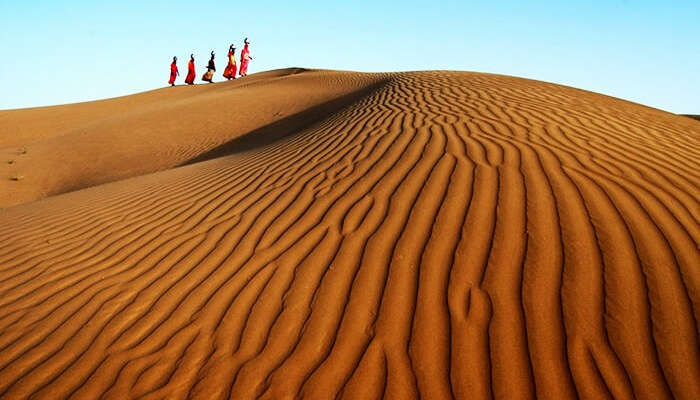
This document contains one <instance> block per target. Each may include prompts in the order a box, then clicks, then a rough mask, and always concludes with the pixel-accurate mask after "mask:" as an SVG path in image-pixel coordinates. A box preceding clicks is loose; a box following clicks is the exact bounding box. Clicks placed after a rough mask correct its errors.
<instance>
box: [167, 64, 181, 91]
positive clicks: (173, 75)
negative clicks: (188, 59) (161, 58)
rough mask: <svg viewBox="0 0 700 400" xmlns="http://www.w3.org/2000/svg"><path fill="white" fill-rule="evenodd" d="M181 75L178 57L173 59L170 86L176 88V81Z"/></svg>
mask: <svg viewBox="0 0 700 400" xmlns="http://www.w3.org/2000/svg"><path fill="white" fill-rule="evenodd" d="M178 75H180V72H178V70H177V57H173V62H172V64H170V80H169V81H168V83H169V84H170V86H175V79H176V78H177V77H178Z"/></svg>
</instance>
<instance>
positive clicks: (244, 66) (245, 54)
mask: <svg viewBox="0 0 700 400" xmlns="http://www.w3.org/2000/svg"><path fill="white" fill-rule="evenodd" d="M243 42H244V43H245V46H243V50H241V70H240V71H239V72H238V75H240V76H246V75H248V62H249V61H250V60H252V59H253V57H251V56H250V50H249V49H248V45H249V44H250V41H249V40H248V38H245V40H244V41H243Z"/></svg>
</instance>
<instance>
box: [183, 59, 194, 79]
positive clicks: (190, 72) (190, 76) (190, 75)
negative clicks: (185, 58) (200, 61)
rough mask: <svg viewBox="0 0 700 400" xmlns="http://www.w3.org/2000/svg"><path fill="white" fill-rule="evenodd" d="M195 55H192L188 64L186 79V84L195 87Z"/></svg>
mask: <svg viewBox="0 0 700 400" xmlns="http://www.w3.org/2000/svg"><path fill="white" fill-rule="evenodd" d="M194 78H195V72H194V54H190V62H189V63H187V77H186V78H185V83H186V84H188V85H194Z"/></svg>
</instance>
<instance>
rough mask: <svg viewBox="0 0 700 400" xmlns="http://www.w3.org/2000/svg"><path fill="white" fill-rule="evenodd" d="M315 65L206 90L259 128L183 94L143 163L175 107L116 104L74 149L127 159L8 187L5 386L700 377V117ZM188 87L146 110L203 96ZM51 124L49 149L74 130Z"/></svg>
mask: <svg viewBox="0 0 700 400" xmlns="http://www.w3.org/2000/svg"><path fill="white" fill-rule="evenodd" d="M298 72H299V73H296V74H287V75H280V76H277V77H275V78H270V77H263V78H255V77H254V76H251V77H249V78H246V79H242V80H240V81H238V82H235V83H222V84H217V85H210V86H205V87H202V88H199V87H198V88H195V89H196V90H198V91H207V92H206V93H199V92H197V93H198V94H197V95H196V96H214V94H213V93H216V95H215V96H216V98H217V99H218V101H219V102H220V103H217V107H222V106H223V105H224V104H230V105H231V106H232V107H233V110H232V111H231V114H230V115H231V117H230V118H232V119H235V121H239V122H237V124H248V125H245V127H246V128H241V129H240V130H239V131H235V132H234V131H233V128H232V127H234V126H235V125H236V124H229V122H226V121H227V119H226V118H222V119H221V120H220V122H219V123H220V126H221V127H220V128H217V129H220V130H221V131H222V132H223V131H226V132H227V133H221V134H219V133H217V132H219V131H218V130H217V129H207V128H206V126H205V124H206V123H207V122H206V121H205V120H191V119H192V118H194V115H196V113H194V114H189V115H188V116H186V117H178V118H182V121H185V120H186V121H189V122H187V124H188V125H187V127H188V128H186V129H185V128H183V129H182V130H181V131H177V130H176V128H175V127H174V126H172V127H170V128H169V129H163V130H162V131H159V133H158V137H159V138H161V139H162V138H163V137H168V138H170V139H169V140H172V141H173V143H170V144H164V143H158V142H156V143H153V144H149V146H147V148H144V149H141V150H139V151H137V152H130V150H128V149H127V150H125V151H126V152H127V153H128V154H129V158H128V160H131V161H129V162H132V161H133V160H136V161H139V162H141V161H142V162H143V163H144V165H146V167H144V168H143V169H139V170H138V171H132V170H131V168H135V167H131V166H124V165H121V164H120V163H119V159H118V157H113V156H112V155H110V151H111V147H112V146H116V145H118V143H119V142H120V140H121V141H127V142H128V141H129V140H134V138H138V137H145V136H147V135H148V134H149V133H150V132H152V130H153V129H160V128H149V129H145V128H144V130H143V132H142V133H140V134H139V135H141V136H139V135H135V134H134V132H133V130H128V129H120V126H121V122H120V120H119V118H118V117H111V118H113V120H110V122H109V123H107V122H104V125H106V126H108V128H105V130H104V132H110V134H109V139H105V138H103V139H100V140H99V141H95V142H93V144H92V145H91V146H94V147H90V146H88V145H84V146H86V147H85V148H82V147H81V150H80V151H79V152H78V153H79V154H80V157H83V156H84V154H90V153H91V152H94V151H97V150H99V151H100V152H101V153H102V154H105V157H112V158H111V159H110V160H109V161H107V162H105V164H102V166H100V167H99V168H103V167H104V166H106V165H111V166H112V169H113V170H117V171H127V172H119V173H116V172H109V173H108V172H105V171H98V172H97V173H99V174H104V176H101V177H100V178H99V179H95V180H94V181H91V183H90V185H92V184H97V183H103V182H110V181H111V182H112V183H106V184H101V185H98V186H94V187H91V188H87V189H83V190H78V191H74V192H71V193H65V194H61V195H56V196H51V197H48V198H45V199H43V200H40V201H34V202H29V203H27V204H22V205H18V206H14V207H9V208H6V209H4V210H0V222H1V223H0V398H8V399H24V398H30V397H31V398H46V399H59V398H76V399H89V398H106V399H124V398H137V397H138V398H146V399H161V398H168V399H175V398H201V399H229V398H231V399H253V398H263V399H283V398H296V397H300V398H308V399H328V398H343V399H376V398H387V399H403V398H425V399H452V398H454V399H467V398H469V399H474V398H476V399H481V398H485V399H486V398H499V399H520V398H528V399H534V398H542V399H569V398H571V399H575V398H587V399H589V398H590V399H603V398H616V399H633V398H654V399H670V398H677V399H697V398H700V352H699V342H698V330H699V324H698V321H699V320H700V314H699V313H700V292H699V284H700V268H698V266H699V265H700V253H699V251H698V243H699V241H700V226H699V224H698V217H699V216H700V204H699V202H698V198H699V197H700V172H699V171H700V125H699V124H698V123H697V122H696V121H693V120H691V119H688V118H685V117H681V116H676V115H673V114H669V113H665V112H662V111H659V110H655V109H651V108H647V107H644V106H640V105H637V104H632V103H629V102H625V101H622V100H618V99H614V98H610V97H607V96H603V95H599V94H595V93H590V92H586V91H582V90H577V89H573V88H568V87H563V86H558V85H554V84H549V83H543V82H537V81H531V80H525V79H520V78H513V77H505V76H499V75H489V74H477V73H461V72H420V73H397V74H382V75H366V74H352V73H336V72H329V71H322V72H319V71H298ZM247 79H248V80H249V82H258V83H257V84H253V85H251V86H248V85H247V84H246V80H247ZM255 79H258V81H255ZM285 85H286V86H285ZM256 87H257V89H255V88H256ZM290 87H294V88H297V89H299V90H302V88H304V87H305V88H306V89H303V90H304V91H303V92H302V93H299V94H298V95H297V94H295V93H288V92H289V91H290ZM315 88H326V89H323V90H325V92H323V93H321V94H319V95H318V96H317V97H315V98H313V99H309V96H311V94H310V93H311V92H314V91H315V90H316V89H315ZM170 89H171V88H168V89H167V90H170ZM174 89H175V90H178V91H179V92H177V93H178V95H177V97H173V98H171V97H170V96H171V92H168V91H166V90H165V89H163V90H160V91H155V92H150V93H148V94H143V95H140V96H147V97H149V96H150V97H152V99H151V100H152V101H153V102H154V104H161V105H158V106H157V107H156V106H153V107H155V108H156V110H155V111H154V110H150V111H148V112H146V113H145V114H140V113H142V112H144V111H143V110H142V108H143V107H142V106H141V105H139V104H136V101H134V104H136V105H135V106H134V108H136V109H138V110H136V109H132V108H130V107H129V106H128V105H127V104H122V105H121V106H122V107H124V109H123V110H122V112H123V113H124V114H125V115H126V117H125V121H126V122H125V123H130V124H133V127H136V128H137V127H139V126H142V125H144V124H145V125H147V126H156V125H158V124H156V123H155V122H154V121H151V120H150V119H149V118H155V116H157V115H160V114H159V113H160V112H161V111H159V110H160V108H164V109H166V110H171V109H172V107H175V106H176V104H186V105H188V106H189V105H192V106H194V105H193V104H194V103H197V104H196V107H200V108H201V109H202V110H203V109H205V108H206V104H200V103H199V101H198V100H196V99H195V98H192V99H190V98H189V97H187V96H186V95H183V94H182V93H180V92H184V90H186V89H190V88H174ZM252 90H257V92H256V95H257V96H258V97H259V99H258V100H256V101H259V103H256V104H257V106H256V107H258V108H257V109H256V108H255V107H252V106H251V108H250V109H246V110H247V111H246V113H245V114H241V115H239V114H240V113H239V111H238V109H237V107H238V104H239V103H238V102H239V101H240V99H241V97H243V95H244V94H251V92H249V91H252ZM319 90H320V89H319ZM281 93H284V94H285V95H287V94H288V96H289V97H288V98H287V99H283V100H280V99H277V98H276V97H278V96H280V94H281ZM329 93H330V94H329ZM353 94H354V95H353ZM265 96H267V97H265ZM347 96H350V97H347ZM209 99H210V97H205V101H204V102H203V103H209ZM333 99H336V100H337V99H342V100H338V102H336V103H332V104H331V105H327V106H326V108H323V112H307V113H304V112H305V110H310V109H312V107H315V106H318V105H319V104H325V103H327V102H329V101H333ZM122 100H123V99H122ZM108 101H109V100H108ZM113 101H117V100H113ZM266 101H270V102H273V101H276V102H283V101H284V102H287V103H285V107H287V108H286V109H288V110H293V113H294V115H297V114H300V113H301V115H302V117H300V118H299V119H298V120H295V121H296V122H292V123H291V125H289V124H288V123H285V122H282V123H280V124H277V125H275V122H276V121H277V120H276V119H274V118H272V119H271V118H270V115H271V114H274V112H273V111H274V109H275V108H274V107H268V108H266V107H265V105H264V104H265V102H266ZM127 102H128V101H127ZM170 103H174V104H170ZM162 104H165V105H162ZM275 104H277V103H275ZM66 107H68V106H66ZM75 107H78V106H77V105H76V106H75ZM79 107H86V108H89V107H97V105H94V104H91V103H87V104H84V105H80V106H79ZM39 112H43V111H41V110H39ZM290 112H292V111H290ZM131 113H134V114H138V115H132V114H131ZM310 115H315V116H316V117H314V118H312V117H311V116H310ZM0 116H2V115H0ZM98 117H99V118H102V116H96V117H95V118H98ZM13 118H14V117H13ZM75 118H76V120H75V121H76V122H75V123H76V124H78V125H80V124H88V123H89V122H88V121H87V119H78V117H77V116H76V117H75ZM80 118H87V117H83V116H81V117H80ZM217 118H218V117H217ZM248 119H250V120H251V121H252V122H246V121H248ZM293 121H294V120H293ZM300 121H302V122H303V123H302V122H300ZM182 123H185V122H182ZM101 124H102V123H101ZM148 124H152V125H148ZM177 125H178V126H179V123H178V124H177ZM81 126H83V125H81ZM270 126H271V128H270ZM265 127H267V129H265ZM41 129H42V128H41V127H37V128H36V131H35V132H34V133H31V134H30V133H27V135H28V137H29V136H32V137H34V138H35V139H33V140H36V141H35V143H36V144H35V146H34V147H35V148H37V149H36V151H37V152H39V151H40V150H39V149H40V148H41V146H49V145H48V144H46V142H45V141H47V140H50V141H54V142H52V143H54V144H51V146H68V147H70V146H71V143H70V142H71V141H72V139H70V138H71V137H73V136H71V135H63V134H61V135H54V134H52V133H49V132H48V131H41ZM65 129H70V127H69V126H67V127H65ZM86 129H87V128H86ZM170 129H173V130H176V131H177V132H176V133H169V132H170ZM178 129H179V128H178ZM251 131H254V132H253V134H252V135H247V136H243V135H245V133H246V132H251ZM42 132H43V133H42ZM91 132H93V133H95V134H99V132H102V131H100V130H99V129H98V130H95V131H91ZM212 132H213V133H212ZM255 134H258V135H260V136H263V137H264V139H257V138H256V135H255ZM51 135H53V136H51ZM168 135H172V136H168ZM84 136H90V135H84ZM30 139H31V138H30ZM30 139H27V138H26V137H25V138H22V140H30ZM65 142H67V143H65ZM105 143H107V144H108V145H105ZM192 143H205V145H199V146H195V145H193V144H192ZM5 144H6V146H5V147H6V148H11V147H12V146H21V145H22V144H21V143H19V142H16V143H15V142H13V143H5ZM159 144H161V145H163V146H164V147H165V148H167V149H171V148H172V149H175V150H177V151H175V150H173V151H172V152H169V150H168V151H165V150H163V153H166V154H171V153H174V154H178V156H169V157H170V158H168V157H166V161H165V162H162V163H156V162H154V161H153V160H151V159H150V158H158V157H160V156H161V154H162V153H158V152H157V151H158V150H159V149H161V148H160V147H159V146H158V145H159ZM81 146H83V145H81ZM27 148H28V151H27V154H26V155H29V154H30V152H31V151H32V146H30V145H28V146H27ZM188 148H194V149H195V150H193V151H190V152H184V151H181V149H188ZM42 151H43V150H42ZM47 151H48V150H47ZM154 151H156V153H152V152H154ZM147 154H151V155H150V156H148V157H147V156H146V155H147ZM155 154H158V155H155ZM132 157H133V158H132ZM139 157H141V158H139ZM149 157H150V158H149ZM53 162H55V161H53ZM90 162H93V161H92V160H91V161H90ZM95 162H98V161H95ZM48 165H49V164H47V165H45V166H42V167H40V168H39V167H36V168H35V170H36V172H37V173H40V172H41V170H42V168H47V167H48ZM50 165H55V164H50ZM174 165H184V166H182V167H179V168H172V166H174ZM95 168H97V167H95ZM137 169H138V168H137ZM78 170H79V169H76V168H74V167H66V171H67V172H66V173H65V174H64V175H63V176H62V177H59V178H52V179H55V180H53V181H51V182H53V183H51V184H50V185H49V184H47V185H46V186H42V188H44V189H41V190H47V189H46V188H48V187H51V188H52V189H51V190H54V191H55V192H65V191H67V190H70V188H71V187H70V185H69V184H68V183H70V182H82V178H81V179H78V175H77V174H78V172H76V171H78ZM154 171H159V172H154ZM139 175H140V176H139ZM124 177H131V178H129V179H123V178H124ZM47 182H48V181H47ZM13 183H19V184H26V186H27V187H33V185H35V183H33V182H31V181H30V178H29V177H28V178H26V179H25V180H24V181H19V182H13ZM7 184H8V183H4V184H3V185H7ZM51 185H53V186H51ZM86 186H89V185H86ZM5 187H7V186H5ZM32 190H33V191H32ZM32 190H28V192H27V193H28V194H27V195H24V197H22V198H21V199H20V198H19V197H18V198H17V201H16V202H15V203H14V204H17V203H21V202H27V201H31V200H36V199H39V198H41V197H42V196H41V195H40V194H37V193H40V192H41V190H35V189H32ZM30 192H31V193H30ZM8 204H9V203H8Z"/></svg>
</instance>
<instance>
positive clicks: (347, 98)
mask: <svg viewBox="0 0 700 400" xmlns="http://www.w3.org/2000/svg"><path fill="white" fill-rule="evenodd" d="M387 80H388V79H384V80H381V81H378V82H377V83H374V84H372V85H370V86H368V87H366V88H363V89H360V90H357V91H355V92H352V93H349V94H346V95H344V96H341V97H338V98H335V99H333V100H330V101H327V102H325V103H321V104H319V105H317V106H313V107H311V108H309V109H306V110H304V111H301V112H298V113H296V114H293V115H290V116H288V117H284V118H282V119H280V120H279V121H275V122H273V123H271V124H269V125H265V126H263V127H262V128H258V129H256V130H254V131H251V132H248V133H246V134H244V135H242V136H239V137H237V138H235V139H233V140H231V141H229V142H226V143H224V144H221V145H219V146H217V147H215V148H213V149H211V150H209V151H207V152H205V153H202V154H200V155H198V156H197V157H194V158H192V159H190V160H188V161H186V162H184V163H182V164H180V166H184V165H190V164H194V163H198V162H201V161H207V160H211V159H213V158H218V157H223V156H227V155H230V154H234V153H241V152H245V151H248V150H252V149H255V148H259V147H264V146H267V145H269V144H272V143H274V142H276V141H278V140H280V139H282V138H285V137H287V136H289V135H292V134H294V133H296V132H299V131H300V130H302V129H304V128H307V127H309V126H311V125H313V124H315V123H317V122H319V121H322V120H324V119H326V118H328V117H329V116H331V115H333V114H334V113H337V112H338V111H340V110H342V109H343V108H345V107H347V106H349V105H351V104H353V103H355V102H357V101H359V100H361V99H362V98H364V97H366V96H368V95H369V94H371V93H372V92H374V91H375V90H377V89H378V88H380V87H381V86H382V85H384V84H385V83H386V82H387Z"/></svg>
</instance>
